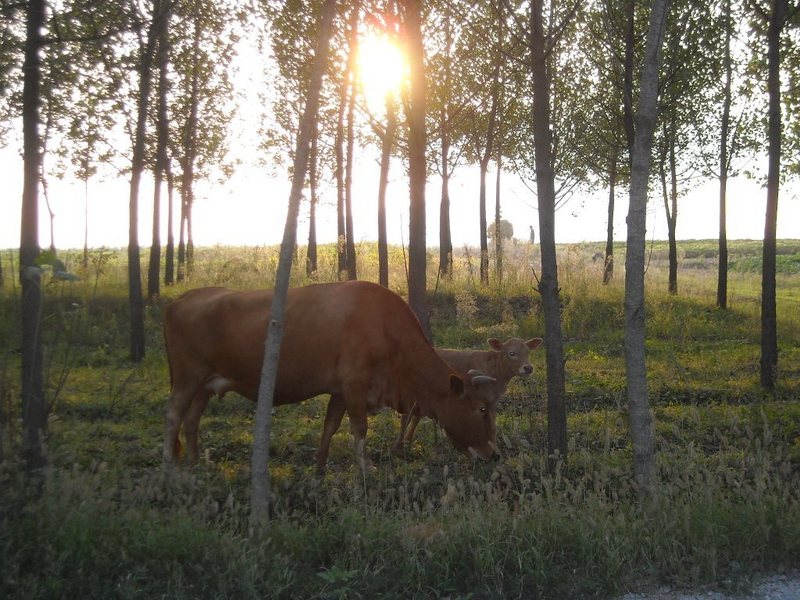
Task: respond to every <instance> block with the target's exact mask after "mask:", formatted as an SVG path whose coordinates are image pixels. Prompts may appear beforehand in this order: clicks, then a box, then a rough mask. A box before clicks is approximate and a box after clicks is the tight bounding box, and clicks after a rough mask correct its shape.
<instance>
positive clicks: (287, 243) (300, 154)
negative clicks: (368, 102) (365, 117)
mask: <svg viewBox="0 0 800 600" xmlns="http://www.w3.org/2000/svg"><path fill="white" fill-rule="evenodd" d="M335 12H336V2H335V1H334V0H325V5H324V7H323V11H322V25H321V27H320V32H319V39H318V42H317V51H316V54H315V58H314V64H313V69H312V73H311V81H310V83H309V88H308V98H307V100H306V107H305V110H304V112H303V116H302V119H301V121H300V133H299V135H298V136H297V147H296V149H295V158H294V167H293V171H292V190H291V193H290V195H289V209H288V212H287V215H286V227H285V228H284V230H283V241H282V243H281V253H280V258H279V259H278V270H277V273H276V276H275V292H274V294H273V297H272V307H271V310H270V317H269V325H268V330H267V339H266V342H265V344H264V363H263V365H262V368H261V383H260V386H259V389H258V404H257V406H256V419H255V431H254V433H253V437H254V441H253V457H252V461H251V479H252V482H251V519H250V524H251V529H252V530H253V531H254V532H255V533H263V532H265V530H266V526H267V523H268V519H269V495H270V484H269V440H270V429H271V421H272V417H271V415H272V404H273V398H274V395H275V379H276V375H277V371H278V360H279V358H280V347H281V342H282V340H283V326H284V323H283V320H284V313H285V306H286V294H287V291H288V288H289V276H290V275H291V270H292V256H293V254H294V248H295V245H296V241H297V240H296V237H297V215H298V212H299V208H300V200H301V198H302V192H303V185H304V184H305V179H306V171H307V168H308V154H309V146H310V144H309V140H310V137H311V135H312V133H313V131H314V128H315V122H316V121H317V109H318V106H319V93H320V88H321V87H322V77H323V73H324V71H325V66H326V64H327V62H328V43H329V40H330V37H331V32H332V24H333V18H334V15H335Z"/></svg>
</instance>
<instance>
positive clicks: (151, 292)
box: [147, 0, 171, 302]
mask: <svg viewBox="0 0 800 600" xmlns="http://www.w3.org/2000/svg"><path fill="white" fill-rule="evenodd" d="M164 4H165V7H164V10H163V14H162V15H161V18H160V19H159V23H160V24H159V28H158V53H157V55H156V61H157V64H158V116H157V121H156V130H157V141H156V165H155V177H154V179H155V181H154V184H155V185H154V188H153V241H152V243H151V244H150V264H149V265H148V270H147V297H148V299H149V300H150V301H151V302H152V301H153V300H154V299H155V298H156V297H157V296H158V294H159V292H160V283H161V187H162V183H163V180H164V171H165V169H166V164H167V137H168V136H169V124H168V122H167V91H168V90H167V86H168V83H167V60H168V48H167V44H168V43H169V42H168V39H169V38H168V28H169V17H170V12H171V8H170V6H169V0H166V1H165V2H164Z"/></svg>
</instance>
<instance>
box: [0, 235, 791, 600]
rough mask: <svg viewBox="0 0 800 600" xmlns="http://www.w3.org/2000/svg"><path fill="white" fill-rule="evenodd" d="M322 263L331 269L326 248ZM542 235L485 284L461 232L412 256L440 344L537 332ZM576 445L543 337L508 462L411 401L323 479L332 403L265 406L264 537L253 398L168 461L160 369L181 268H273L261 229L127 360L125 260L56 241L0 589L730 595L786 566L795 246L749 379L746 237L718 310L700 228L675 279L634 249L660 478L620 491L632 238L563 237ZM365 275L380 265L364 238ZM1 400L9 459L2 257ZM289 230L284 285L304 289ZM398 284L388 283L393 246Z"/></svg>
mask: <svg viewBox="0 0 800 600" xmlns="http://www.w3.org/2000/svg"><path fill="white" fill-rule="evenodd" d="M321 250H322V252H321V260H320V270H319V273H318V278H317V279H318V280H320V281H331V280H334V279H335V277H336V273H335V266H334V265H335V261H334V256H333V253H334V249H333V248H332V247H324V248H322V249H321ZM535 250H537V249H536V248H533V247H531V246H530V245H523V244H518V245H513V246H510V247H509V248H507V254H506V257H505V264H506V270H505V273H504V277H503V280H502V281H497V280H496V279H493V280H492V281H491V283H490V284H489V285H488V286H485V287H481V286H480V285H479V283H478V281H479V277H478V274H477V266H478V260H477V254H476V252H475V250H474V249H464V248H462V249H459V250H458V252H457V256H456V258H455V263H456V272H455V275H454V277H453V279H452V280H450V281H437V279H436V274H435V264H436V263H435V260H436V259H435V256H436V255H435V254H434V253H431V254H430V259H429V264H430V265H431V269H432V270H431V273H430V276H429V289H430V292H431V294H430V295H431V320H432V325H433V330H434V339H435V343H436V344H437V345H440V346H448V347H482V346H483V345H484V344H485V340H486V339H487V338H489V337H493V336H494V337H500V338H507V337H510V336H520V337H526V338H527V337H533V336H538V335H542V332H543V321H542V315H541V310H540V301H539V298H538V296H537V294H536V293H535V291H534V287H535V283H536V279H535V277H536V274H537V273H538V272H539V267H538V256H537V255H536V251H535ZM558 250H559V280H560V284H561V287H562V299H563V305H564V307H563V315H562V316H563V329H564V341H565V352H566V357H567V362H566V377H567V394H568V396H567V403H568V407H567V408H568V436H569V456H568V461H567V463H566V464H562V465H561V467H560V469H559V470H558V472H557V473H556V474H554V475H549V474H548V473H547V471H546V468H545V465H546V461H547V456H546V439H547V424H546V414H545V413H546V397H545V392H544V390H545V371H544V353H543V352H542V350H538V351H535V352H534V353H532V355H531V358H532V363H533V364H534V369H535V370H534V374H533V375H532V376H531V377H530V378H528V379H526V380H520V379H517V380H513V381H512V384H511V386H510V387H509V390H508V394H507V395H506V397H505V398H504V399H503V400H502V403H501V408H500V411H499V414H498V419H497V427H498V442H499V445H500V449H501V451H502V455H503V456H502V459H501V460H500V461H498V462H496V463H492V464H474V463H472V462H470V461H469V460H467V459H466V458H464V457H462V456H461V455H459V454H458V453H457V452H456V451H455V450H454V449H453V448H452V447H451V445H450V443H449V442H448V441H447V439H446V438H445V436H444V435H443V434H441V433H439V432H437V431H436V430H435V428H434V427H433V425H432V423H430V422H429V421H423V423H422V424H421V425H420V428H419V430H418V435H417V437H416V440H415V442H414V444H413V445H412V446H411V447H410V448H409V450H408V451H407V454H406V456H402V457H398V456H395V455H394V454H393V453H392V452H391V445H392V443H393V442H394V438H395V436H396V434H397V431H398V425H399V423H398V419H397V416H396V415H394V414H389V413H388V412H387V413H381V414H379V415H376V416H375V417H373V418H371V420H370V430H369V435H368V439H367V444H368V451H369V453H370V456H371V458H372V460H373V462H374V463H375V465H376V469H375V470H374V471H372V472H369V473H367V474H366V476H364V475H363V474H362V473H361V471H360V470H358V469H357V468H356V467H354V465H353V460H352V450H351V447H350V442H349V436H348V434H347V431H348V428H347V424H346V423H345V424H343V426H342V428H341V430H340V432H339V433H337V435H336V436H334V440H333V444H332V448H331V456H330V460H329V467H328V471H327V473H326V475H325V476H324V477H322V478H318V477H316V476H315V475H314V462H313V453H314V450H315V448H316V444H317V442H318V439H319V435H320V433H321V428H322V418H323V415H324V410H325V405H326V401H327V399H326V398H324V397H323V398H315V399H312V400H309V401H307V402H304V403H302V404H298V405H292V406H286V407H280V408H279V409H278V410H277V412H276V415H275V418H274V420H273V425H274V433H273V438H272V452H271V454H272V463H271V476H272V482H273V488H274V489H273V491H274V492H275V501H274V505H273V506H274V516H273V520H272V523H271V529H270V533H269V535H268V536H267V537H266V538H264V539H252V538H250V537H248V535H247V517H248V493H249V477H250V475H249V461H250V450H251V448H250V446H251V442H252V430H253V412H254V411H253V405H252V403H250V402H249V401H248V400H246V399H243V398H240V397H237V396H235V395H228V396H226V397H225V398H224V399H221V400H212V402H211V403H210V405H209V408H208V410H207V411H206V414H205V416H204V418H203V419H202V421H201V425H200V427H201V430H200V431H201V452H202V454H203V459H202V460H201V463H200V464H199V465H198V466H197V467H194V468H190V469H189V468H187V469H180V470H177V471H170V470H167V469H165V468H164V467H163V466H162V463H161V443H162V435H163V414H164V406H165V400H166V397H167V394H168V386H169V383H168V379H169V378H168V373H167V367H166V361H165V354H164V349H163V342H162V339H161V330H160V327H161V316H162V311H163V307H164V305H165V304H166V303H167V302H169V301H170V300H171V299H172V298H174V297H176V296H177V295H179V294H180V293H181V292H182V291H184V290H185V289H188V288H190V287H199V286H202V285H211V284H213V285H228V286H231V287H237V288H245V287H267V286H269V285H271V283H272V280H273V277H274V270H275V267H276V264H277V254H278V249H277V248H272V247H261V248H236V249H234V248H221V247H218V248H199V249H197V250H196V258H195V269H194V272H193V274H192V277H191V280H190V281H189V282H188V283H181V284H180V285H176V286H173V287H170V288H167V289H164V290H162V292H163V293H162V297H161V298H160V299H159V300H158V301H157V302H155V303H154V304H152V305H151V306H149V307H148V309H147V313H146V328H147V336H148V347H147V356H146V358H145V360H144V361H143V362H142V363H141V364H139V365H133V364H131V363H130V362H129V361H128V359H127V347H128V343H127V339H128V338H127V335H128V334H127V295H126V294H127V292H126V283H125V281H126V271H125V263H124V261H125V255H124V252H121V251H112V250H95V251H93V252H92V256H91V259H92V260H91V261H90V266H89V268H88V269H87V270H85V271H82V270H81V269H80V268H79V267H78V265H79V264H80V260H79V255H78V253H75V254H73V255H69V253H61V255H60V256H61V258H62V259H66V262H67V263H68V266H70V268H71V269H72V270H73V271H75V272H76V273H78V274H79V275H81V278H82V279H81V281H79V282H73V283H56V282H52V283H48V284H47V285H46V288H45V297H46V306H45V310H44V313H43V319H44V339H45V348H46V380H47V389H48V397H49V398H50V400H51V403H52V415H51V418H50V422H49V435H48V440H47V443H48V453H49V457H50V462H51V465H52V467H51V468H49V469H48V470H47V472H46V473H45V474H44V476H43V479H42V480H41V481H40V482H39V483H38V485H37V484H34V483H31V482H30V481H27V480H26V479H25V478H24V476H23V474H22V471H21V470H20V468H19V465H18V464H17V463H16V461H15V460H7V461H6V462H5V463H3V464H2V465H1V466H0V597H3V598H72V597H80V598H109V597H119V598H155V597H169V598H251V597H252V598H256V597H257V598H362V597H363V598H380V597H383V598H397V597H419V598H440V597H441V598H445V597H447V598H509V597H524V598H542V599H544V598H605V597H610V596H612V595H614V594H617V593H620V592H623V591H625V590H627V589H631V588H633V587H636V586H638V585H641V584H643V583H647V582H653V581H660V582H668V583H671V584H673V585H675V586H678V587H681V586H690V585H696V584H700V583H702V584H708V583H711V584H714V585H716V586H718V587H720V588H722V589H725V590H727V591H734V592H736V591H744V590H747V589H748V586H749V584H750V580H751V579H750V578H751V576H752V575H753V574H754V573H757V572H759V571H764V570H768V571H771V572H775V571H780V570H782V569H789V568H797V567H798V566H800V241H791V240H783V241H780V242H779V250H778V252H779V256H778V271H779V274H778V280H777V284H778V339H779V349H780V354H779V372H778V387H777V389H776V391H775V393H774V394H770V395H767V394H765V393H764V392H763V391H762V390H761V389H760V387H759V383H758V382H759V352H760V350H759V336H760V329H759V328H760V252H761V244H760V243H759V242H751V241H736V242H732V244H731V249H730V252H731V257H730V280H729V306H730V308H729V309H728V310H724V311H722V310H718V309H716V308H715V307H714V303H715V293H716V242H714V241H691V242H681V243H680V244H679V254H680V270H679V279H678V285H679V293H678V295H676V296H670V295H668V294H667V293H666V289H667V276H666V260H667V258H666V257H667V249H666V244H665V243H660V242H656V243H655V244H653V245H652V246H649V247H648V261H649V262H648V270H647V276H646V277H647V279H646V285H647V293H648V300H647V307H646V309H647V330H648V335H647V352H648V383H649V387H650V397H651V403H652V406H653V412H654V416H655V421H656V436H657V463H658V493H657V497H656V499H655V501H654V503H653V504H652V505H642V504H640V503H639V501H638V500H637V495H636V491H635V486H634V483H633V480H632V469H631V447H630V440H629V435H628V430H627V417H626V402H627V401H626V396H625V388H624V381H625V376H624V375H625V372H624V348H623V331H622V327H623V290H622V288H623V265H624V247H623V248H622V249H617V251H616V252H617V256H616V260H617V265H618V266H617V272H616V275H615V280H614V282H613V283H612V284H611V285H609V286H603V285H602V284H601V276H602V273H601V269H602V264H601V263H602V261H598V260H592V259H593V257H594V255H595V254H596V253H597V252H600V251H602V246H601V245H600V244H582V245H568V246H561V247H559V249H558ZM358 253H359V265H358V266H359V277H360V278H362V279H368V280H373V281H374V280H377V253H376V249H375V247H374V245H371V244H366V243H365V244H362V245H360V247H359V248H358ZM0 260H3V266H4V272H5V275H6V281H5V284H4V287H3V289H2V296H0V353H1V354H0V356H1V357H2V358H0V406H2V413H0V416H2V417H3V423H4V428H3V439H2V443H3V448H4V455H5V456H13V451H14V449H16V448H17V447H18V445H19V438H20V418H21V417H20V406H19V356H18V351H17V348H18V345H19V334H18V331H19V324H18V321H19V291H18V288H17V287H16V286H15V284H14V282H13V281H12V280H11V276H12V274H13V275H15V273H14V269H13V266H12V263H13V261H14V260H15V257H14V255H13V253H11V252H9V251H4V252H2V253H0ZM303 261H304V257H303V254H302V249H301V251H300V253H299V256H298V265H300V266H298V267H297V268H296V269H295V274H294V276H293V285H302V284H304V283H308V280H307V278H306V277H305V274H304V269H303V268H302V265H303ZM390 269H391V274H392V279H391V282H390V287H392V289H394V290H396V291H398V292H400V293H401V294H403V293H404V290H405V283H404V281H405V278H404V260H403V254H402V251H401V249H399V248H393V249H392V251H391V258H390Z"/></svg>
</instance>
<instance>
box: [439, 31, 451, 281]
mask: <svg viewBox="0 0 800 600" xmlns="http://www.w3.org/2000/svg"><path fill="white" fill-rule="evenodd" d="M442 27H443V29H444V32H443V33H444V39H445V43H444V47H443V48H442V54H444V60H443V63H442V79H443V87H444V89H445V90H449V89H451V87H452V80H453V73H452V66H453V56H452V48H453V23H452V21H451V20H450V19H445V20H444V23H442ZM451 117H452V107H451V105H450V103H449V101H447V100H445V102H444V103H443V106H442V107H441V108H440V110H439V129H440V131H439V137H440V139H441V153H440V155H439V160H440V165H441V167H440V168H441V171H442V187H441V196H440V200H439V275H440V276H441V277H444V278H445V279H450V278H451V277H452V276H453V237H452V232H451V228H450V176H451V174H452V173H451V169H450V149H451V147H452V135H451V128H452V127H453V125H452V122H451Z"/></svg>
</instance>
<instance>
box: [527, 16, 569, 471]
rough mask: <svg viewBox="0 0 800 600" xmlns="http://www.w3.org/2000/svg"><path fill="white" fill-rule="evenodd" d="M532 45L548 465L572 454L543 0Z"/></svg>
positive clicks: (552, 466) (534, 21)
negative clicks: (568, 446) (566, 389)
mask: <svg viewBox="0 0 800 600" xmlns="http://www.w3.org/2000/svg"><path fill="white" fill-rule="evenodd" d="M530 18H531V36H530V50H531V63H532V81H533V142H534V155H535V161H536V192H537V195H538V197H539V232H540V234H539V239H540V243H539V247H540V249H541V250H540V251H541V255H542V278H541V280H540V281H539V290H538V291H539V293H540V294H541V296H542V304H543V306H544V322H545V349H546V353H545V360H546V364H547V452H548V455H549V456H550V459H549V461H548V463H549V468H550V469H551V471H552V470H554V469H555V466H556V464H557V463H558V461H559V460H564V461H566V459H567V412H566V406H565V397H566V392H565V381H564V346H563V340H562V336H561V300H560V298H559V295H560V292H559V286H558V261H557V259H556V241H555V205H556V191H555V173H554V172H553V166H552V165H553V161H552V152H553V142H552V134H551V132H550V80H549V77H548V74H547V55H546V53H545V37H544V23H543V19H542V0H532V1H531V17H530Z"/></svg>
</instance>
